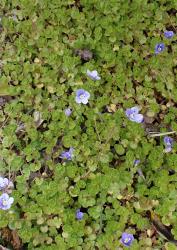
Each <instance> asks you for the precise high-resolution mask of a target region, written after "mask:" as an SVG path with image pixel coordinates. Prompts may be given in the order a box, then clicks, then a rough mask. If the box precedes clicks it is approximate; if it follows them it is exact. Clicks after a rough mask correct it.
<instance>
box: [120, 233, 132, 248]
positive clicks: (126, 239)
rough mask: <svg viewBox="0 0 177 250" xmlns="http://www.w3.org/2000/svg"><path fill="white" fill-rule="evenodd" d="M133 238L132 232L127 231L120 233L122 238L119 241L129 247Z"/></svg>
mask: <svg viewBox="0 0 177 250" xmlns="http://www.w3.org/2000/svg"><path fill="white" fill-rule="evenodd" d="M133 240H134V237H133V234H128V233H122V238H121V240H120V242H121V243H122V244H123V245H124V246H126V247H129V246H130V245H131V244H132V242H133Z"/></svg>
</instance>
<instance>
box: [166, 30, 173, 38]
mask: <svg viewBox="0 0 177 250" xmlns="http://www.w3.org/2000/svg"><path fill="white" fill-rule="evenodd" d="M164 36H165V37H166V38H169V39H170V38H172V37H173V36H174V32H173V31H172V30H166V31H165V32H164Z"/></svg>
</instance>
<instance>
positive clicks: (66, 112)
mask: <svg viewBox="0 0 177 250" xmlns="http://www.w3.org/2000/svg"><path fill="white" fill-rule="evenodd" d="M71 114H72V110H71V109H70V108H67V109H65V115H66V116H70V115H71Z"/></svg>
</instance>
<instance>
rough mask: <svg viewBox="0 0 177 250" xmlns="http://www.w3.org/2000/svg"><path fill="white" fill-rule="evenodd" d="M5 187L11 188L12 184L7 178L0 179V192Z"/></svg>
mask: <svg viewBox="0 0 177 250" xmlns="http://www.w3.org/2000/svg"><path fill="white" fill-rule="evenodd" d="M7 187H13V183H12V182H11V181H10V180H8V179H7V178H3V177H0V190H3V189H5V188H7Z"/></svg>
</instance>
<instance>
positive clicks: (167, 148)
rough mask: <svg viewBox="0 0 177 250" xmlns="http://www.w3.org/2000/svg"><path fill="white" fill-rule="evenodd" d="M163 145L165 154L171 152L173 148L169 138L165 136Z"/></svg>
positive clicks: (171, 140)
mask: <svg viewBox="0 0 177 250" xmlns="http://www.w3.org/2000/svg"><path fill="white" fill-rule="evenodd" d="M163 141H164V144H165V152H166V153H168V152H170V151H171V150H172V146H173V139H172V138H171V137H169V136H165V137H164V139H163Z"/></svg>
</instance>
